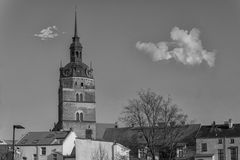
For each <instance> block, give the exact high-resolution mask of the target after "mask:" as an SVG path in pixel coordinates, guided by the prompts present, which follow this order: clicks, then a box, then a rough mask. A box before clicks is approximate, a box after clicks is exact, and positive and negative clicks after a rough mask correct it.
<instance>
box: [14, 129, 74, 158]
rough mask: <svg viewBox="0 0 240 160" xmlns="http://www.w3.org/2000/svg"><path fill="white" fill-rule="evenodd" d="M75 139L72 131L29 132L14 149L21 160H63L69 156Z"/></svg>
mask: <svg viewBox="0 0 240 160" xmlns="http://www.w3.org/2000/svg"><path fill="white" fill-rule="evenodd" d="M75 139H76V134H75V133H74V132H72V131H54V132H29V133H27V134H26V135H25V136H24V137H23V138H22V139H20V141H18V143H17V144H16V147H17V149H18V152H19V154H20V157H21V159H22V160H63V159H64V157H65V156H69V155H71V153H72V151H73V148H74V146H75V145H74V141H75Z"/></svg>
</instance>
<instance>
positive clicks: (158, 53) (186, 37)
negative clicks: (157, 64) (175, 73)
mask: <svg viewBox="0 0 240 160" xmlns="http://www.w3.org/2000/svg"><path fill="white" fill-rule="evenodd" d="M170 35H171V39H172V41H171V42H164V41H163V42H159V43H157V44H154V43H152V42H148V43H146V42H140V41H138V42H137V43H136V48H137V49H139V50H143V51H145V52H146V53H148V54H150V56H151V58H152V60H153V61H160V60H169V59H172V58H173V59H175V60H176V61H178V62H181V63H183V64H185V65H196V64H201V63H202V62H203V61H206V62H207V64H208V65H209V66H210V67H213V66H214V63H215V54H216V53H215V52H214V51H212V52H209V51H207V50H205V49H204V48H203V46H202V42H201V40H200V39H199V35H200V31H199V30H198V29H197V28H193V29H192V30H191V31H190V32H188V31H186V30H182V29H179V28H178V27H174V28H173V29H172V31H171V33H170Z"/></svg>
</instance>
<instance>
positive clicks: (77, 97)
mask: <svg viewBox="0 0 240 160" xmlns="http://www.w3.org/2000/svg"><path fill="white" fill-rule="evenodd" d="M76 101H77V102H79V94H78V93H77V94H76Z"/></svg>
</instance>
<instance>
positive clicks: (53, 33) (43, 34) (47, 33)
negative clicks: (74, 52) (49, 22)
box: [34, 26, 59, 40]
mask: <svg viewBox="0 0 240 160" xmlns="http://www.w3.org/2000/svg"><path fill="white" fill-rule="evenodd" d="M57 32H58V29H57V27H56V26H50V27H47V28H46V29H42V30H41V31H40V33H39V34H34V36H35V37H39V38H41V40H47V39H53V38H55V37H57V36H58V35H59V34H58V33H57Z"/></svg>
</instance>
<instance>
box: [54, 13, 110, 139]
mask: <svg viewBox="0 0 240 160" xmlns="http://www.w3.org/2000/svg"><path fill="white" fill-rule="evenodd" d="M79 39H80V38H79V36H78V31H77V13H76V11H75V27H74V36H73V37H72V43H71V45H70V48H69V54H70V62H69V63H68V64H66V65H65V66H63V67H62V66H61V67H60V78H59V90H58V97H59V98H58V123H57V124H56V125H55V126H54V129H53V130H55V131H64V130H73V131H74V132H75V133H76V134H77V136H78V137H79V138H90V139H96V102H95V82H94V77H93V68H92V66H88V65H87V64H85V63H84V62H83V60H82V54H83V53H82V48H83V47H82V44H81V43H80V41H79ZM111 126H112V125H111ZM108 127H109V126H108Z"/></svg>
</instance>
